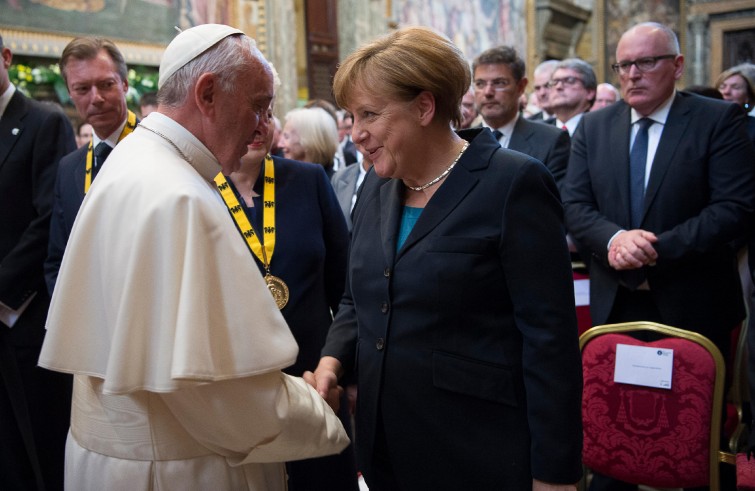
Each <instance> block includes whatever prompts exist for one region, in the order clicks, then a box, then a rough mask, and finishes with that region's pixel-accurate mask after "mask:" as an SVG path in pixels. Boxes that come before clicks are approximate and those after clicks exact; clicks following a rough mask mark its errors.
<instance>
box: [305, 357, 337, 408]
mask: <svg viewBox="0 0 755 491" xmlns="http://www.w3.org/2000/svg"><path fill="white" fill-rule="evenodd" d="M340 372H341V363H340V362H339V361H338V360H337V359H335V358H333V357H330V356H325V357H323V358H322V359H321V360H320V363H319V364H318V365H317V369H315V371H314V373H313V372H310V371H309V370H307V371H306V372H304V375H302V378H304V381H305V382H307V383H308V384H309V385H311V386H312V387H314V389H315V390H316V391H317V393H318V394H320V396H322V398H323V399H325V402H327V403H328V405H329V406H330V407H331V408H332V409H333V411H335V412H337V411H338V408H339V407H340V405H341V394H343V387H341V386H340V385H338V374H339V373H340Z"/></svg>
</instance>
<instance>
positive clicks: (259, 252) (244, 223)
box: [215, 155, 275, 274]
mask: <svg viewBox="0 0 755 491" xmlns="http://www.w3.org/2000/svg"><path fill="white" fill-rule="evenodd" d="M264 172H265V178H264V182H265V184H264V186H263V188H262V203H263V209H264V211H263V214H262V238H263V240H264V242H265V243H264V244H261V243H260V239H259V237H258V236H257V234H256V233H255V232H254V228H252V224H251V223H250V222H249V219H248V218H247V216H246V213H244V209H243V208H242V207H241V203H239V200H238V198H237V197H236V195H235V194H234V193H233V190H232V189H231V186H230V184H228V181H226V178H225V176H224V175H223V174H222V173H219V174H218V175H217V176H215V184H216V185H217V187H218V190H219V191H220V194H221V195H222V196H223V201H225V205H226V206H227V207H228V210H229V211H230V212H231V216H232V217H233V220H234V221H235V222H236V225H237V226H238V227H239V230H240V231H241V235H242V236H243V237H244V240H246V244H247V246H249V250H251V251H252V252H253V253H254V256H255V257H256V258H257V259H259V261H260V262H261V263H262V266H263V267H264V268H265V273H266V274H270V262H271V261H272V260H273V251H274V250H275V168H274V166H273V159H272V158H271V157H270V155H267V156H266V157H265V171H264Z"/></svg>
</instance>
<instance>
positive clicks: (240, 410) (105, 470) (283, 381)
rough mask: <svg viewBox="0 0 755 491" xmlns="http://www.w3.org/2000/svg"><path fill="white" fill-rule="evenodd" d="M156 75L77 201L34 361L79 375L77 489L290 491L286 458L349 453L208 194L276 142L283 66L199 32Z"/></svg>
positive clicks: (176, 44)
mask: <svg viewBox="0 0 755 491" xmlns="http://www.w3.org/2000/svg"><path fill="white" fill-rule="evenodd" d="M159 73H160V75H159V81H158V100H159V106H158V110H157V111H155V112H153V113H151V114H150V115H149V116H147V118H145V119H144V120H143V121H142V122H141V123H140V125H139V127H137V129H136V130H135V131H134V132H133V133H132V134H131V135H129V136H128V137H127V138H125V139H124V140H123V141H122V142H121V143H120V144H118V146H117V147H116V148H115V149H114V150H113V153H112V154H111V155H110V157H109V160H108V164H107V165H106V166H105V167H104V168H103V169H102V171H101V173H100V175H99V176H98V177H97V183H96V185H94V186H92V188H91V190H90V192H89V194H88V195H87V199H86V200H85V201H84V203H83V204H82V207H81V210H80V211H79V215H78V217H77V219H76V227H75V228H74V230H73V232H72V234H71V238H70V241H69V244H68V249H67V251H66V255H65V258H64V260H63V264H62V266H61V269H60V275H59V277H58V282H57V285H56V290H55V295H54V299H53V301H52V303H51V306H50V313H49V316H48V320H47V329H48V330H47V336H46V339H45V343H44V346H43V348H42V353H41V355H40V358H39V363H40V365H41V366H44V367H47V368H50V369H55V370H57V371H62V372H67V373H73V374H74V392H73V394H74V398H73V404H72V408H73V409H72V412H73V414H72V417H71V430H70V433H69V438H68V442H67V451H66V488H67V489H71V490H80V489H86V490H106V489H107V490H110V489H128V490H130V491H147V490H152V489H212V490H221V491H222V490H227V491H238V490H244V489H246V490H255V491H256V490H274V491H282V490H284V489H286V476H285V468H284V464H283V463H282V462H285V461H289V460H297V459H304V458H310V457H316V456H322V455H329V454H334V453H339V452H341V451H342V450H343V449H344V448H345V447H346V446H347V445H348V442H349V440H348V437H347V435H346V433H345V431H344V429H343V426H342V425H341V423H340V421H339V420H338V418H337V417H336V415H335V414H334V413H333V411H332V410H331V409H330V407H328V405H327V404H326V403H325V401H323V399H322V398H321V397H320V396H319V395H318V393H317V392H315V391H314V390H313V389H312V388H311V387H309V386H308V385H307V384H306V383H305V382H304V381H303V380H302V379H301V378H297V377H292V376H290V375H286V374H284V373H282V372H281V369H282V368H284V367H287V366H290V365H291V364H292V363H294V361H295V360H296V357H297V352H298V347H297V345H296V341H295V340H294V338H293V335H292V334H291V331H290V329H289V328H288V326H287V325H286V323H285V321H284V319H283V316H282V315H281V313H280V310H279V309H278V307H277V305H276V303H275V299H274V298H273V296H272V295H271V293H272V292H271V290H270V289H269V288H268V287H267V285H266V283H265V281H264V280H263V279H262V275H260V273H259V270H258V268H257V266H256V264H255V260H254V259H253V257H252V256H251V254H249V250H248V248H247V246H246V244H245V243H244V240H243V239H242V238H241V237H240V236H239V234H238V232H237V231H236V229H235V226H234V224H233V220H232V219H231V218H230V217H229V216H228V209H227V208H226V207H225V205H224V204H223V203H222V198H221V196H220V194H219V193H218V189H217V188H216V186H215V183H214V182H213V179H214V178H215V176H217V174H218V173H219V172H221V171H222V172H223V173H224V174H225V175H230V174H231V173H232V172H235V171H237V170H238V169H239V167H240V159H241V157H243V156H244V155H245V154H246V153H247V151H248V147H247V146H248V144H249V143H250V142H251V141H252V140H253V138H254V134H255V132H256V131H257V128H258V127H259V126H261V127H262V129H264V131H267V125H268V119H267V115H268V110H269V107H270V103H271V101H272V98H273V94H274V91H273V73H272V69H271V67H270V65H269V64H268V63H267V61H266V60H265V59H264V57H263V56H262V53H260V51H259V50H258V49H257V48H256V46H255V43H254V41H253V40H252V39H251V38H249V37H247V36H245V35H244V34H243V32H242V31H240V30H238V29H234V28H231V27H229V26H224V25H218V24H202V25H199V26H196V27H193V28H191V29H186V30H184V31H182V32H181V33H180V34H179V35H178V36H176V37H175V38H174V39H173V41H171V43H170V44H169V45H168V47H167V48H166V50H165V53H164V54H163V57H162V60H161V62H160V72H159ZM240 101H243V102H244V103H243V104H240ZM82 305H85V306H86V308H82ZM333 395H334V396H335V394H333Z"/></svg>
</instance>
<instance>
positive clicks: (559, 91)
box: [548, 58, 598, 136]
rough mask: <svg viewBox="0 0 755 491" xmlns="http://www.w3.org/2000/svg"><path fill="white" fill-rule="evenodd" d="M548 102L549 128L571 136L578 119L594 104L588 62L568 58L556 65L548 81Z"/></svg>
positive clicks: (594, 81)
mask: <svg viewBox="0 0 755 491" xmlns="http://www.w3.org/2000/svg"><path fill="white" fill-rule="evenodd" d="M548 87H550V93H549V96H548V97H549V99H548V100H549V101H550V105H551V107H552V112H553V115H554V116H555V117H556V119H555V121H553V123H552V124H553V125H554V126H555V127H556V128H560V129H562V130H566V131H568V132H569V136H572V135H574V130H576V129H577V125H578V124H579V122H580V120H581V119H582V116H584V114H585V113H586V112H587V111H589V110H590V108H591V107H592V104H593V102H595V91H596V90H597V87H598V81H597V79H596V78H595V72H594V71H593V69H592V67H591V66H590V64H589V63H587V62H586V61H584V60H580V59H579V58H568V59H566V60H562V61H560V62H558V65H556V69H555V70H554V71H553V75H552V76H551V79H550V81H549V82H548Z"/></svg>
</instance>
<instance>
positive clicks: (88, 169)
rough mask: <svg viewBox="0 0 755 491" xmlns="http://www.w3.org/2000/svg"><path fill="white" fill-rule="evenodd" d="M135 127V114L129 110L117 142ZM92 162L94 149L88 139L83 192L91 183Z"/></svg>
mask: <svg viewBox="0 0 755 491" xmlns="http://www.w3.org/2000/svg"><path fill="white" fill-rule="evenodd" d="M134 128H136V114H134V113H133V112H131V111H129V112H128V119H127V120H126V126H124V127H123V131H121V136H119V137H118V142H119V143H120V141H121V140H123V139H124V138H126V137H127V136H128V135H130V134H131V132H132V131H134ZM93 164H94V149H93V148H92V140H89V148H87V163H86V167H85V171H84V194H87V193H88V192H89V186H91V185H92V165H93Z"/></svg>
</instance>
